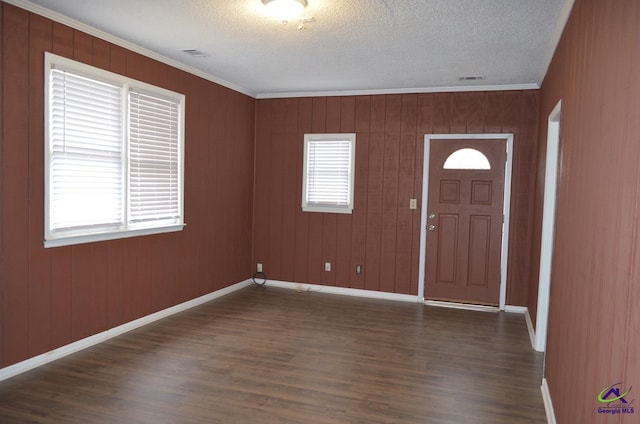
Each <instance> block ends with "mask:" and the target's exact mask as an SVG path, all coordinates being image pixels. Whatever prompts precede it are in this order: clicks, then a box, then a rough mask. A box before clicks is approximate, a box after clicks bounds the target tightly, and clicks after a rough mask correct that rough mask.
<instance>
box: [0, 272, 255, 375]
mask: <svg viewBox="0 0 640 424" xmlns="http://www.w3.org/2000/svg"><path fill="white" fill-rule="evenodd" d="M250 284H251V280H250V279H249V280H245V281H241V282H239V283H236V284H234V285H231V286H229V287H225V288H223V289H220V290H216V291H214V292H211V293H209V294H206V295H204V296H200V297H197V298H195V299H191V300H189V301H187V302H184V303H180V304H178V305H175V306H172V307H170V308H167V309H163V310H162V311H158V312H155V313H153V314H151V315H147V316H144V317H142V318H138V319H136V320H134V321H130V322H127V323H125V324H122V325H120V326H118V327H114V328H111V329H109V330H106V331H103V332H101V333H98V334H94V335H93V336H90V337H87V338H85V339H82V340H78V341H76V342H73V343H70V344H68V345H65V346H62V347H59V348H57V349H54V350H51V351H49V352H45V353H43V354H42V355H38V356H34V357H33V358H29V359H26V360H24V361H22V362H18V363H17V364H13V365H10V366H8V367H5V368H2V369H0V381H2V380H6V379H8V378H11V377H13V376H16V375H18V374H21V373H23V372H25V371H29V370H31V369H33V368H37V367H39V366H41V365H44V364H47V363H49V362H52V361H55V360H56V359H60V358H63V357H65V356H67V355H71V354H72V353H75V352H78V351H80V350H82V349H86V348H88V347H91V346H93V345H96V344H98V343H102V342H104V341H106V340H109V339H111V338H113V337H116V336H119V335H121V334H124V333H126V332H128V331H131V330H134V329H136V328H139V327H142V326H143V325H147V324H150V323H152V322H154V321H157V320H159V319H162V318H166V317H168V316H170V315H174V314H177V313H179V312H182V311H186V310H187V309H190V308H193V307H195V306H199V305H201V304H203V303H206V302H209V301H211V300H214V299H217V298H219V297H222V296H224V295H227V294H229V293H232V292H234V291H236V290H240V289H242V288H244V287H247V286H248V285H250Z"/></svg>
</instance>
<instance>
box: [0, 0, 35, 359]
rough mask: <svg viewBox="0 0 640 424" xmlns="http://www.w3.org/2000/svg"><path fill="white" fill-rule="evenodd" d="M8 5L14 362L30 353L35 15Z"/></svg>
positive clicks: (6, 105) (8, 339) (7, 291)
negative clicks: (32, 21) (31, 60)
mask: <svg viewBox="0 0 640 424" xmlns="http://www.w3.org/2000/svg"><path fill="white" fill-rule="evenodd" d="M3 6H4V16H3V26H2V29H3V60H2V66H3V67H4V72H3V73H4V80H3V85H4V87H3V90H2V91H3V98H2V99H3V105H2V109H3V120H4V128H3V130H4V132H3V154H4V157H3V164H2V165H3V167H2V172H3V175H2V184H3V186H4V192H3V195H4V199H3V202H2V203H3V207H4V216H3V219H4V220H3V224H2V225H3V227H4V233H3V236H4V240H3V241H4V243H3V257H4V263H3V265H4V273H3V280H4V281H3V302H4V303H3V313H4V317H3V318H4V319H3V321H4V322H3V324H4V340H3V344H2V346H3V349H4V352H3V357H4V362H5V364H11V363H14V362H17V361H18V360H20V359H22V358H25V357H27V356H28V355H29V237H28V231H29V213H28V211H29V118H28V117H29V104H28V101H26V100H25V99H26V98H28V95H29V72H28V70H29V50H28V49H26V48H25V46H28V45H29V14H28V13H27V12H25V11H23V10H21V9H17V8H15V7H14V6H10V5H8V4H4V3H3Z"/></svg>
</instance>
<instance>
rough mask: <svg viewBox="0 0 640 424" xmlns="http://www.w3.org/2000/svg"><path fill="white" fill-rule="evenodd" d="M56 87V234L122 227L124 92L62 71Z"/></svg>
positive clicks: (53, 80) (55, 74)
mask: <svg viewBox="0 0 640 424" xmlns="http://www.w3.org/2000/svg"><path fill="white" fill-rule="evenodd" d="M50 86H51V91H50V93H51V94H50V123H49V125H50V142H49V149H50V152H49V153H50V159H49V161H50V162H49V167H50V179H49V197H50V205H51V207H50V212H49V221H50V227H51V230H52V231H56V230H60V229H73V228H87V227H101V226H119V225H121V224H122V215H123V214H122V211H123V190H122V181H123V169H122V166H123V165H122V154H123V152H122V141H121V140H122V102H121V95H122V94H121V89H120V87H118V86H114V85H111V84H108V83H104V82H101V81H96V80H93V79H88V78H84V77H82V76H80V75H75V74H70V73H68V72H65V71H63V70H59V69H53V70H52V71H51V74H50Z"/></svg>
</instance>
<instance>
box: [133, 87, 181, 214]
mask: <svg viewBox="0 0 640 424" xmlns="http://www.w3.org/2000/svg"><path fill="white" fill-rule="evenodd" d="M179 123H180V120H179V104H178V103H176V102H174V101H169V100H165V99H163V98H160V97H157V96H152V95H148V94H145V93H140V92H135V91H131V92H130V93H129V221H130V222H131V223H141V222H149V221H155V220H164V219H175V218H179V217H180V214H181V210H180V185H179V181H180V180H179V177H180V176H179V172H180V162H179V159H180V158H179V151H180V150H179V140H178V131H179Z"/></svg>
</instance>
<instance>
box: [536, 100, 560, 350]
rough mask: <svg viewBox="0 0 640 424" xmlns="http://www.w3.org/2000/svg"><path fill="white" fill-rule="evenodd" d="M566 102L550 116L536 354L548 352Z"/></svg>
mask: <svg viewBox="0 0 640 424" xmlns="http://www.w3.org/2000/svg"><path fill="white" fill-rule="evenodd" d="M561 116H562V101H559V102H558V104H557V105H556V107H555V108H554V109H553V111H552V112H551V114H549V125H548V130H547V156H546V168H545V173H544V206H543V210H542V237H541V241H540V277H539V280H538V307H537V309H536V330H535V333H536V337H535V346H534V348H535V350H537V351H538V352H544V351H545V349H546V344H547V323H548V320H549V300H550V299H549V294H550V291H551V261H552V258H553V241H554V234H555V215H556V192H557V186H558V158H559V151H560V118H561Z"/></svg>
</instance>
